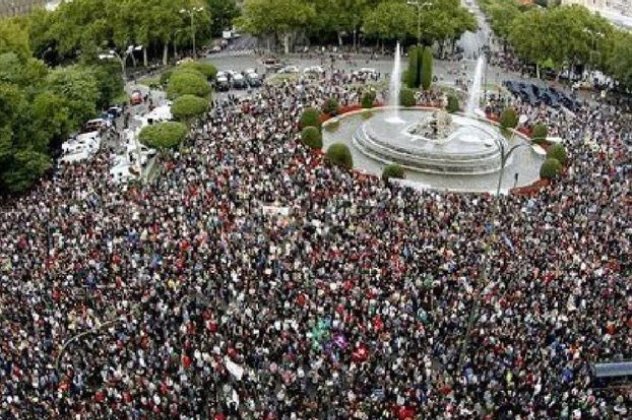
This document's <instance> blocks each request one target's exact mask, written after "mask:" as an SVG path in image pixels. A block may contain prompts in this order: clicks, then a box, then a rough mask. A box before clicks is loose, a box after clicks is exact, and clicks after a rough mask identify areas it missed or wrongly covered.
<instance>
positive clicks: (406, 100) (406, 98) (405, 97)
mask: <svg viewBox="0 0 632 420" xmlns="http://www.w3.org/2000/svg"><path fill="white" fill-rule="evenodd" d="M399 104H400V105H401V106H406V107H410V106H415V105H417V100H416V99H415V92H413V91H412V90H411V89H406V88H404V89H402V90H401V91H400V92H399Z"/></svg>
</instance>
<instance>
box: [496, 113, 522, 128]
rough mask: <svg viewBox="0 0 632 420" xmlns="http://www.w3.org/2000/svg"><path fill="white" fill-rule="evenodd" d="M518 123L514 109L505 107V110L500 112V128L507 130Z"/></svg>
mask: <svg viewBox="0 0 632 420" xmlns="http://www.w3.org/2000/svg"><path fill="white" fill-rule="evenodd" d="M517 125H518V114H517V113H516V110H515V109H513V108H505V110H504V111H503V112H502V114H500V126H501V128H503V129H505V130H507V129H510V128H516V126H517Z"/></svg>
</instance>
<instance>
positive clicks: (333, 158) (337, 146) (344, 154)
mask: <svg viewBox="0 0 632 420" xmlns="http://www.w3.org/2000/svg"><path fill="white" fill-rule="evenodd" d="M326 158H327V161H328V162H329V163H331V164H333V165H336V166H340V167H342V168H345V169H351V168H353V158H352V157H351V151H350V150H349V148H348V147H347V146H346V145H345V144H342V143H334V144H332V145H331V146H329V149H327V154H326Z"/></svg>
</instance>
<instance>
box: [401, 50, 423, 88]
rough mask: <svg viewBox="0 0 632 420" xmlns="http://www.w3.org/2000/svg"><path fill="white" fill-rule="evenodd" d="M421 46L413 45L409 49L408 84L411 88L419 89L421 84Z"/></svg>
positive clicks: (406, 78)
mask: <svg viewBox="0 0 632 420" xmlns="http://www.w3.org/2000/svg"><path fill="white" fill-rule="evenodd" d="M421 60H422V54H421V48H420V47H418V46H412V47H410V48H409V49H408V69H407V70H406V77H405V80H406V85H407V86H408V87H409V88H410V89H417V88H418V87H419V85H421V66H422V62H421Z"/></svg>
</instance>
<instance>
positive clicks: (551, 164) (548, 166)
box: [540, 158, 562, 179]
mask: <svg viewBox="0 0 632 420" xmlns="http://www.w3.org/2000/svg"><path fill="white" fill-rule="evenodd" d="M561 171H562V164H561V163H560V162H559V161H558V160H557V159H553V158H548V159H547V160H545V161H544V162H543V163H542V166H540V178H544V179H554V178H557V176H558V175H559V174H560V172H561Z"/></svg>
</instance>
